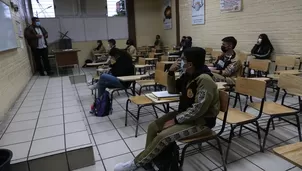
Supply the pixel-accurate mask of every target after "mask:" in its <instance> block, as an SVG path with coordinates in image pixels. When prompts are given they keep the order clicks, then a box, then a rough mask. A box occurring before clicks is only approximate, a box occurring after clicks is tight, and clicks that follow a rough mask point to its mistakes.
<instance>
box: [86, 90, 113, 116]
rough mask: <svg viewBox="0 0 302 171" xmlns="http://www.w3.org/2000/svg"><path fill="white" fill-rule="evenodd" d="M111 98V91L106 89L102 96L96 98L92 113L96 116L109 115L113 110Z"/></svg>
mask: <svg viewBox="0 0 302 171" xmlns="http://www.w3.org/2000/svg"><path fill="white" fill-rule="evenodd" d="M111 107H112V106H111V100H110V98H109V92H108V91H105V92H104V94H103V95H102V97H101V98H96V99H95V102H94V103H93V105H92V106H91V111H90V113H92V114H94V115H95V116H99V117H104V116H108V115H109V114H110V112H111V109H112V108H111Z"/></svg>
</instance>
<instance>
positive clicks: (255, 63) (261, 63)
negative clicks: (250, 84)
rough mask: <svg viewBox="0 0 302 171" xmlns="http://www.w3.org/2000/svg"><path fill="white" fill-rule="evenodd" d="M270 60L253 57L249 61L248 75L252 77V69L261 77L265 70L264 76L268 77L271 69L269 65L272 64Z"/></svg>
mask: <svg viewBox="0 0 302 171" xmlns="http://www.w3.org/2000/svg"><path fill="white" fill-rule="evenodd" d="M270 62H271V61H270V60H260V59H252V60H250V61H249V64H248V67H249V72H248V76H249V77H250V76H251V75H252V74H251V71H252V70H254V71H255V75H256V77H259V76H261V75H262V72H264V74H265V75H264V76H265V77H266V76H267V74H268V71H269V65H270Z"/></svg>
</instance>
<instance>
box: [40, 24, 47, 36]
mask: <svg viewBox="0 0 302 171" xmlns="http://www.w3.org/2000/svg"><path fill="white" fill-rule="evenodd" d="M40 28H41V30H42V33H43V36H44V38H45V39H47V38H48V32H47V31H46V29H45V28H44V27H40Z"/></svg>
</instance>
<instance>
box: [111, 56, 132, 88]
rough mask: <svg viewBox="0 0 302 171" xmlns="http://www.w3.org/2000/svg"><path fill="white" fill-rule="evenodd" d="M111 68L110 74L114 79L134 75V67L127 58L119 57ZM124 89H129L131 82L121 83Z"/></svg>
mask: <svg viewBox="0 0 302 171" xmlns="http://www.w3.org/2000/svg"><path fill="white" fill-rule="evenodd" d="M110 67H111V74H112V75H113V76H115V77H121V76H129V75H134V65H133V64H132V59H131V58H129V57H128V56H120V57H118V58H117V59H116V62H115V63H114V64H112V65H110ZM121 83H122V84H123V85H124V86H125V87H129V86H130V84H131V82H122V81H121Z"/></svg>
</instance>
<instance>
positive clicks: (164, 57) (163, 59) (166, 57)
mask: <svg viewBox="0 0 302 171" xmlns="http://www.w3.org/2000/svg"><path fill="white" fill-rule="evenodd" d="M160 61H169V57H168V56H161V57H160Z"/></svg>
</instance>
